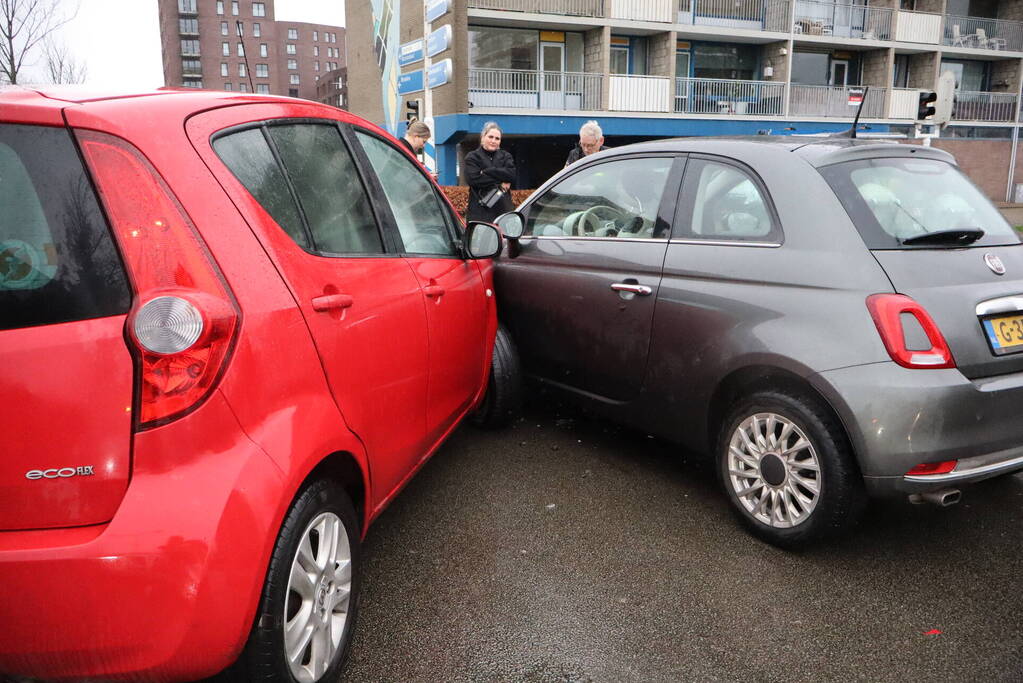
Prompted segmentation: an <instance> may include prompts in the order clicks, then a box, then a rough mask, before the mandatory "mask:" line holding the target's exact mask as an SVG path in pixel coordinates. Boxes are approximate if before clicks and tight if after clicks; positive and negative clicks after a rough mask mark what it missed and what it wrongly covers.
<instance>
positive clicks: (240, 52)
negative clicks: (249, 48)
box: [238, 43, 245, 57]
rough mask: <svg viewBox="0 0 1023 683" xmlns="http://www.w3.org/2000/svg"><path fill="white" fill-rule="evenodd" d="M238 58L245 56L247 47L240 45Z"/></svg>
mask: <svg viewBox="0 0 1023 683" xmlns="http://www.w3.org/2000/svg"><path fill="white" fill-rule="evenodd" d="M238 56H239V57H244V56H245V46H244V45H243V44H241V43H238Z"/></svg>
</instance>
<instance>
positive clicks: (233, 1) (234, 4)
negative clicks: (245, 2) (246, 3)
mask: <svg viewBox="0 0 1023 683" xmlns="http://www.w3.org/2000/svg"><path fill="white" fill-rule="evenodd" d="M231 14H233V15H235V16H238V0H231Z"/></svg>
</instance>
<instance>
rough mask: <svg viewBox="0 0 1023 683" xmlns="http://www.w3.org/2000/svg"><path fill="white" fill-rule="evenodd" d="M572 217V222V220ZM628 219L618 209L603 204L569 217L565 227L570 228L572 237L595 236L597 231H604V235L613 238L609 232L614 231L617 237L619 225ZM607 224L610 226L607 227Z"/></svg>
mask: <svg viewBox="0 0 1023 683" xmlns="http://www.w3.org/2000/svg"><path fill="white" fill-rule="evenodd" d="M573 217H574V220H572V219H573ZM628 219H629V216H627V215H626V214H625V213H624V212H622V211H621V210H620V209H616V208H614V207H612V206H607V205H605V204H597V205H596V206H591V207H590V208H588V209H586V210H585V211H582V212H579V213H574V214H572V215H571V216H569V217H568V219H567V220H566V221H565V227H566V229H568V228H570V229H571V234H573V235H579V236H581V235H585V234H590V235H596V234H597V232H598V231H599V230H605V233H604V235H607V236H613V235H610V230H614V234H615V235H617V234H618V229H619V225H624V224H625V222H626V221H627V220H628ZM608 223H611V224H612V225H611V226H609V225H608ZM566 231H568V230H566ZM604 235H601V236H604Z"/></svg>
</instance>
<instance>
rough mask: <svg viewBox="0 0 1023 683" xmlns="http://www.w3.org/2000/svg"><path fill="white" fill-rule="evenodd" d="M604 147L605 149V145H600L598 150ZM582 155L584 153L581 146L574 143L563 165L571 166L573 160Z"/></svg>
mask: <svg viewBox="0 0 1023 683" xmlns="http://www.w3.org/2000/svg"><path fill="white" fill-rule="evenodd" d="M605 149H607V147H604V146H603V145H601V146H600V150H599V151H601V152H603V151H604V150H605ZM584 156H586V155H585V154H583V148H582V147H580V146H579V145H576V146H575V147H573V148H572V151H571V152H569V153H568V158H567V159H565V166H571V165H572V164H574V163H575V162H577V161H579V160H580V159H582V158H583V157H584Z"/></svg>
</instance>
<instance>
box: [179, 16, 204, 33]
mask: <svg viewBox="0 0 1023 683" xmlns="http://www.w3.org/2000/svg"><path fill="white" fill-rule="evenodd" d="M178 31H179V32H180V33H198V32H199V20H198V19H178Z"/></svg>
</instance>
